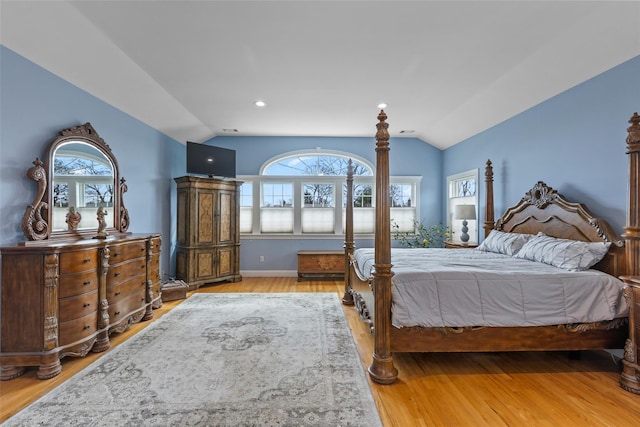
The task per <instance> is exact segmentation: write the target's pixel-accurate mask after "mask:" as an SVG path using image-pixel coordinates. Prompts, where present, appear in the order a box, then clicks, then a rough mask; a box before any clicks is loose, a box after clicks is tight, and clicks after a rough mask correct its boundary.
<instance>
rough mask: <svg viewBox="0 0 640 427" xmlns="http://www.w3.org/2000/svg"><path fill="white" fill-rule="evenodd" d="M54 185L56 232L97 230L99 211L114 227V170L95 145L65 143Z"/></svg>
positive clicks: (57, 160)
mask: <svg viewBox="0 0 640 427" xmlns="http://www.w3.org/2000/svg"><path fill="white" fill-rule="evenodd" d="M53 168H54V174H53V175H54V176H53V183H52V186H51V189H52V193H53V194H52V195H51V200H52V204H53V230H82V229H88V228H97V227H98V220H97V210H98V208H99V207H102V208H104V209H105V210H106V212H107V214H106V217H105V220H106V222H107V227H113V226H114V212H113V206H114V202H115V200H114V199H115V198H114V172H113V171H114V167H113V165H112V164H111V161H110V160H109V159H108V158H107V156H105V155H104V154H103V153H102V152H101V151H100V150H98V149H96V148H95V147H94V146H92V145H90V144H87V143H85V142H81V141H70V142H67V143H64V144H61V145H60V146H59V147H58V148H57V149H56V152H55V156H54V165H53Z"/></svg>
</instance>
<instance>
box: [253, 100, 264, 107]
mask: <svg viewBox="0 0 640 427" xmlns="http://www.w3.org/2000/svg"><path fill="white" fill-rule="evenodd" d="M253 104H254V105H255V106H256V107H260V108H262V107H266V106H267V103H266V102H264V101H260V100H258V101H256V102H254V103H253Z"/></svg>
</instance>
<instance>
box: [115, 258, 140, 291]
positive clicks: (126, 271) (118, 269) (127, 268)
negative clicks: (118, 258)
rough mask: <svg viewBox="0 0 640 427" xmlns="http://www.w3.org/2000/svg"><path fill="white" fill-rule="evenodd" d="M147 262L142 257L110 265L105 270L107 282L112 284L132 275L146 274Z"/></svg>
mask: <svg viewBox="0 0 640 427" xmlns="http://www.w3.org/2000/svg"><path fill="white" fill-rule="evenodd" d="M146 268H147V263H146V260H145V259H144V258H136V259H133V260H131V261H126V262H123V263H120V264H116V265H110V266H109V271H108V272H107V284H109V285H114V284H117V283H121V282H124V281H126V280H128V279H130V278H132V277H136V276H139V275H141V274H142V275H146V274H147V271H146Z"/></svg>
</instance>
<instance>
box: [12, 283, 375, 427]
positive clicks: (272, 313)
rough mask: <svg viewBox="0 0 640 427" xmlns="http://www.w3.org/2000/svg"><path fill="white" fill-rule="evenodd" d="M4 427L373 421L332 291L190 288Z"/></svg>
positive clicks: (369, 426)
mask: <svg viewBox="0 0 640 427" xmlns="http://www.w3.org/2000/svg"><path fill="white" fill-rule="evenodd" d="M3 425H6V426H36V425H46V426H234V427H237V426H296V427H299V426H323V427H325V426H332V427H333V426H363V427H365V426H366V427H374V426H381V425H382V424H381V422H380V418H379V416H378V413H377V411H376V407H375V403H374V401H373V397H372V394H371V390H370V388H369V384H368V382H367V379H366V376H365V369H364V368H363V366H362V364H361V362H360V358H359V356H358V353H357V350H356V347H355V343H354V341H353V337H352V336H351V333H350V330H349V327H348V325H347V321H346V318H345V316H344V313H343V311H342V307H341V305H340V302H339V298H338V295H337V294H333V293H284V294H257V293H252V294H239V293H238V294H194V295H192V296H191V297H190V298H189V299H187V300H186V301H184V302H183V303H182V304H180V305H178V306H177V307H176V308H174V309H173V310H172V311H170V312H169V313H167V314H166V315H164V316H163V317H162V318H160V319H158V320H157V321H155V322H154V323H153V324H151V325H149V326H148V327H147V328H146V329H144V330H143V331H141V332H140V333H138V334H137V335H135V336H134V337H132V338H131V339H129V340H128V341H126V342H124V343H123V344H121V345H120V346H118V347H116V348H114V349H112V350H111V351H109V352H108V353H106V354H105V355H104V356H103V357H101V358H100V359H98V360H97V361H95V362H93V363H92V364H91V365H89V366H88V367H87V368H85V369H84V370H83V371H81V372H80V373H78V374H77V375H75V376H74V377H72V378H71V379H69V380H68V381H66V382H64V383H63V384H61V385H60V386H59V387H57V388H56V389H54V390H52V391H51V392H49V393H48V394H46V395H45V396H44V397H42V398H41V399H39V400H37V401H35V402H34V403H33V404H31V405H30V406H28V407H27V408H25V409H24V410H23V411H21V412H19V413H18V414H16V415H15V416H13V417H12V418H10V419H9V420H7V421H6V423H5V424H3Z"/></svg>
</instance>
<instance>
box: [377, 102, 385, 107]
mask: <svg viewBox="0 0 640 427" xmlns="http://www.w3.org/2000/svg"><path fill="white" fill-rule="evenodd" d="M378 108H387V104H386V103H384V102H381V103H380V104H378Z"/></svg>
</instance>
